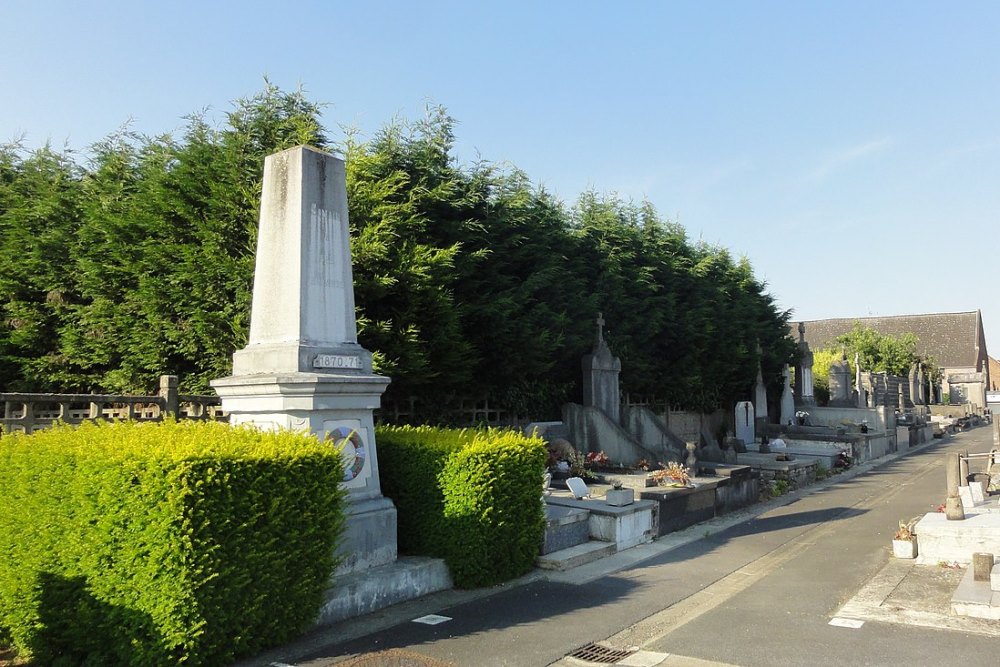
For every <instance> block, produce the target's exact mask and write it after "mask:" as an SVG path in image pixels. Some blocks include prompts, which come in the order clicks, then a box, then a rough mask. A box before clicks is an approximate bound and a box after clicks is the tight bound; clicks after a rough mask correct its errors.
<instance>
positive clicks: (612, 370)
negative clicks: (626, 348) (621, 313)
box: [582, 313, 622, 423]
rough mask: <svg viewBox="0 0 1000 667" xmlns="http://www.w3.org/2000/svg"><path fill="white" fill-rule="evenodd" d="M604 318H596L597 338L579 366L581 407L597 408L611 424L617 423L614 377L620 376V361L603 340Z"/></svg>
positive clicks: (618, 404)
mask: <svg viewBox="0 0 1000 667" xmlns="http://www.w3.org/2000/svg"><path fill="white" fill-rule="evenodd" d="M604 324H605V322H604V316H603V315H602V314H601V313H598V314H597V336H596V338H595V340H594V349H593V350H592V351H591V353H590V354H587V355H584V357H583V361H582V366H583V405H584V406H585V407H595V408H599V409H600V410H602V411H603V412H604V414H606V415H607V416H608V417H610V418H611V419H612V420H614V422H615V423H619V422H620V421H621V389H620V388H619V385H618V376H619V375H620V374H621V370H622V362H621V359H619V358H618V357H616V356H614V355H613V354H612V353H611V348H609V347H608V343H607V341H605V340H604Z"/></svg>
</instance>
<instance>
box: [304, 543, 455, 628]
mask: <svg viewBox="0 0 1000 667" xmlns="http://www.w3.org/2000/svg"><path fill="white" fill-rule="evenodd" d="M453 585H454V584H453V583H452V580H451V573H450V572H448V566H447V565H445V562H444V561H443V560H442V559H440V558H424V557H416V556H412V557H405V558H399V559H397V560H396V561H394V562H392V563H389V564H388V565H382V566H379V567H373V568H370V569H368V570H363V571H361V572H354V573H352V574H347V575H343V576H337V577H335V578H334V580H333V584H332V586H331V587H330V588H328V589H327V591H326V595H325V597H324V600H323V607H322V608H321V609H320V612H319V617H318V618H317V619H316V623H315V625H317V626H322V625H332V624H333V623H336V622H337V621H341V620H343V619H345V618H354V617H356V616H362V615H364V614H370V613H371V612H373V611H378V610H379V609H384V608H385V607H389V606H391V605H394V604H398V603H400V602H406V601H407V600H413V599H416V598H419V597H422V596H424V595H428V594H430V593H435V592H437V591H443V590H447V589H449V588H451V587H452V586H453Z"/></svg>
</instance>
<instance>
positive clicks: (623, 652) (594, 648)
mask: <svg viewBox="0 0 1000 667" xmlns="http://www.w3.org/2000/svg"><path fill="white" fill-rule="evenodd" d="M633 653H635V651H634V650H630V649H621V648H608V647H607V646H601V645H600V644H587V645H585V646H581V647H580V648H578V649H576V650H575V651H573V652H572V653H570V654H569V655H568V656H567V657H569V658H576V659H577V660H584V661H586V662H597V663H601V664H604V665H613V664H615V663H616V662H618V661H619V660H621V659H622V658H627V657H629V656H630V655H632V654H633Z"/></svg>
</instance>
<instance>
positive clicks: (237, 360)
mask: <svg viewBox="0 0 1000 667" xmlns="http://www.w3.org/2000/svg"><path fill="white" fill-rule="evenodd" d="M388 384H389V379H388V378H385V377H382V376H379V375H375V374H374V373H373V372H372V355H371V353H370V352H368V351H367V350H365V349H364V348H362V347H361V346H360V345H358V338H357V324H356V322H355V315H354V282H353V278H352V273H351V249H350V237H349V234H348V220H347V188H346V181H345V171H344V162H343V161H342V160H340V159H338V158H336V157H334V156H332V155H329V154H327V153H324V152H321V151H318V150H316V149H313V148H309V147H305V146H299V147H297V148H292V149H289V150H286V151H283V152H281V153H277V154H275V155H271V156H269V157H268V158H267V159H266V160H265V161H264V183H263V193H262V196H261V207H260V230H259V233H258V236H257V263H256V270H255V272H254V285H253V304H252V308H251V313H250V337H249V341H248V343H247V346H246V347H245V348H243V349H242V350H239V351H237V352H236V353H235V354H234V355H233V374H232V376H231V377H227V378H220V379H218V380H215V381H214V382H213V383H212V386H213V387H214V388H215V390H216V391H217V392H218V393H219V396H220V397H221V398H222V408H223V409H224V410H225V411H226V412H228V413H229V414H230V422H231V423H232V424H233V425H240V424H254V425H256V426H257V427H259V428H262V429H291V430H296V431H309V432H311V433H314V434H315V435H316V437H317V438H319V439H320V440H323V441H328V442H330V443H331V446H336V447H339V448H341V449H342V451H343V454H344V458H345V461H344V479H343V484H344V486H345V487H346V488H347V489H348V492H349V497H350V503H349V506H348V519H347V527H346V533H345V540H344V542H345V544H344V548H343V555H344V556H345V559H346V560H345V562H344V564H343V565H342V566H341V570H340V572H342V573H346V572H352V571H358V570H364V569H366V568H370V567H375V566H379V565H384V564H387V563H392V562H394V561H395V560H396V509H395V507H394V506H393V504H392V501H391V500H389V499H388V498H385V497H384V496H382V491H381V487H380V485H379V475H378V459H377V457H376V448H375V429H374V424H373V421H372V410H374V409H375V408H377V407H378V406H379V402H380V400H381V395H382V392H384V391H385V388H386V386H387V385H388Z"/></svg>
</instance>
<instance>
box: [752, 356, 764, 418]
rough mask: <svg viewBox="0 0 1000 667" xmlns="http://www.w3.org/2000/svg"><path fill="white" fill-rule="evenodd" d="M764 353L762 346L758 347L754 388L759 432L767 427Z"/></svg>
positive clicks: (755, 411)
mask: <svg viewBox="0 0 1000 667" xmlns="http://www.w3.org/2000/svg"><path fill="white" fill-rule="evenodd" d="M761 357H762V352H761V349H760V345H758V346H757V381H756V383H754V388H753V396H754V398H753V403H754V416H755V418H756V420H757V421H756V427H757V430H759V431H763V430H764V427H765V426H767V387H766V386H765V385H764V373H763V370H762V368H761V363H760V360H761Z"/></svg>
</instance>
